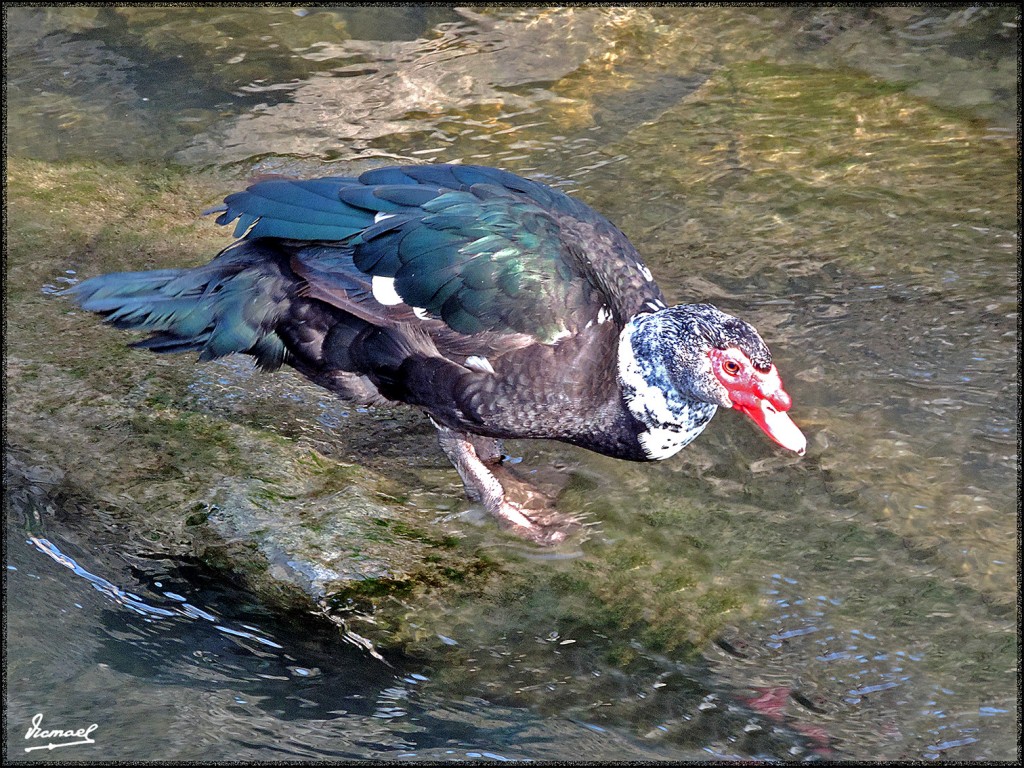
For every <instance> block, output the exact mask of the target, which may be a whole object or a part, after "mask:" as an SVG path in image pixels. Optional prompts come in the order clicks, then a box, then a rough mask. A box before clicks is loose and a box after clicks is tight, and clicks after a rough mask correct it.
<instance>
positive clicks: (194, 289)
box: [72, 165, 806, 542]
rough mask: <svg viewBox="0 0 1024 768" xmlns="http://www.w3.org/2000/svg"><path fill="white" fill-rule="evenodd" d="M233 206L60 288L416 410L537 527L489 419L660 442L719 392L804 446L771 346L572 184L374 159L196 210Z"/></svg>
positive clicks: (151, 324) (630, 453)
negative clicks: (164, 255)
mask: <svg viewBox="0 0 1024 768" xmlns="http://www.w3.org/2000/svg"><path fill="white" fill-rule="evenodd" d="M214 212H218V213H220V216H219V217H218V218H217V223H218V224H230V223H231V222H234V221H236V220H237V225H236V227H235V236H236V237H237V238H238V239H237V240H236V241H235V242H234V243H232V244H231V245H229V246H228V247H226V248H225V249H224V250H223V251H221V252H220V253H219V254H218V255H217V256H216V258H214V259H213V261H211V262H210V263H209V264H206V265H205V266H200V267H195V268H192V269H161V270H155V271H149V272H126V273H115V274H107V275H101V276H98V277H94V278H91V279H89V280H86V281H84V282H82V283H80V284H79V285H77V286H76V287H74V288H73V289H72V291H73V294H74V295H75V297H76V298H77V300H78V302H79V303H80V304H81V306H82V307H83V308H84V309H86V310H90V311H92V312H96V313H99V314H100V315H102V316H104V317H105V319H106V321H107V322H108V323H110V324H112V325H114V326H115V327H117V328H129V329H138V330H143V331H149V332H151V335H150V336H149V337H148V338H146V339H144V340H142V341H139V342H136V344H135V345H134V346H137V347H144V348H147V349H150V350H153V351H154V352H185V351H198V352H199V359H200V360H210V359H213V358H216V357H220V356H222V355H227V354H229V353H232V352H241V353H245V354H248V355H251V356H253V357H254V358H255V359H256V363H257V365H259V366H260V367H261V368H263V369H266V370H272V369H275V368H278V367H279V366H281V365H282V364H288V365H290V366H292V367H294V368H295V369H297V370H298V371H299V372H300V373H302V374H303V375H305V376H306V377H308V378H309V379H311V380H312V381H313V382H315V383H317V384H319V385H320V386H322V387H325V388H326V389H328V390H330V391H331V392H334V393H336V394H338V395H340V396H342V397H344V398H347V399H350V400H355V401H361V402H364V403H372V402H382V401H393V402H401V403H408V404H411V405H414V406H418V407H419V408H421V409H422V410H424V411H425V412H426V413H427V414H428V415H429V417H430V419H431V420H432V421H433V423H434V425H435V426H436V427H437V430H438V433H439V438H440V443H441V446H442V448H443V450H444V451H445V453H446V454H447V456H448V458H449V459H450V460H451V462H452V463H453V464H454V465H455V467H456V469H457V470H458V472H459V475H460V476H461V478H462V480H463V483H464V485H465V488H466V493H467V495H468V496H469V497H470V498H471V499H475V500H479V501H481V502H482V503H483V504H484V506H485V507H486V508H487V510H488V511H489V512H491V513H492V514H493V515H495V516H496V517H497V518H498V520H499V521H501V522H503V523H504V524H505V525H506V526H508V527H511V528H512V529H513V530H515V531H516V532H518V533H520V534H522V535H525V536H527V537H528V538H532V539H534V540H538V541H544V542H552V541H557V540H559V538H561V537H562V536H561V534H559V533H558V532H557V531H552V530H549V527H548V526H546V525H545V524H544V522H543V521H542V520H540V519H535V518H534V516H532V514H531V511H530V510H529V509H526V508H524V507H523V506H522V505H521V504H518V503H516V502H515V501H513V500H511V499H509V498H507V497H506V494H505V491H504V489H503V487H502V482H501V481H500V480H499V479H498V476H500V475H501V474H502V470H501V468H500V466H499V465H500V463H501V459H502V450H501V443H500V441H501V439H502V438H550V439H555V440H561V441H565V442H567V443H572V444H575V445H579V446H582V447H584V448H587V449H589V450H592V451H596V452H598V453H602V454H605V455H607V456H613V457H617V458H620V459H628V460H634V461H650V460H659V459H666V458H668V457H670V456H672V455H674V454H675V453H676V452H678V451H679V450H680V449H681V448H683V446H685V445H687V444H688V443H689V442H690V441H692V440H693V439H694V438H695V437H697V435H699V434H700V433H701V431H702V430H703V429H704V428H705V427H706V426H707V424H708V422H709V421H710V419H711V417H712V416H713V415H714V413H715V411H716V410H717V409H718V408H719V407H720V406H721V407H724V408H736V409H738V410H740V411H742V412H743V413H745V414H747V415H748V416H750V417H751V418H752V419H753V420H754V422H756V423H757V425H758V426H760V427H761V429H762V430H764V431H765V432H766V433H767V434H768V435H769V437H771V438H772V439H774V440H775V441H776V442H778V443H779V444H780V445H782V446H783V447H785V448H787V449H789V450H791V451H795V452H796V453H798V454H803V452H804V449H805V445H806V442H805V440H804V436H803V435H802V434H801V432H800V430H799V429H798V428H797V427H796V425H795V424H794V423H793V421H792V420H791V419H790V418H789V416H788V415H787V413H786V411H788V410H789V408H790V405H791V403H792V401H791V399H790V397H789V395H788V394H787V393H786V392H785V390H784V389H783V386H782V381H781V380H780V378H779V374H778V372H777V371H776V369H775V366H774V365H773V364H772V357H771V353H770V352H769V350H768V347H767V345H766V344H765V343H764V341H763V340H762V339H761V337H760V336H759V335H758V333H757V331H755V330H754V328H753V327H751V326H750V325H749V324H747V323H745V322H744V321H742V320H739V319H737V318H735V317H732V316H730V315H727V314H725V313H724V312H721V311H719V310H718V309H716V308H715V307H713V306H711V305H709V304H689V305H679V306H673V307H669V306H667V305H666V303H665V298H664V296H663V295H662V292H661V290H660V289H659V288H658V286H657V284H656V283H655V282H654V279H653V277H652V275H651V272H650V270H649V269H648V268H647V267H646V266H645V265H644V263H643V261H642V260H641V258H640V256H639V254H638V253H637V251H636V249H635V248H634V247H633V246H632V245H631V244H630V242H629V241H628V240H627V239H626V236H625V235H624V234H623V233H622V232H621V231H620V230H619V229H618V228H616V227H615V226H614V225H613V224H611V222H609V221H608V220H607V219H605V218H604V217H603V216H601V215H600V214H598V213H597V212H596V211H594V210H593V209H592V208H590V207H589V206H587V205H585V204H583V203H582V202H580V201H578V200H576V199H574V198H572V197H570V196H568V195H566V194H564V193H562V192H559V191H558V190H555V189H552V188H551V187H548V186H546V185H544V184H541V183H539V182H536V181H531V180H528V179H524V178H522V177H519V176H516V175H514V174H512V173H509V172H507V171H502V170H498V169H495V168H487V167H481V166H472V165H420V166H406V167H387V168H378V169H375V170H371V171H368V172H366V173H363V174H362V175H360V176H359V177H357V178H350V177H329V178H319V179H309V180H299V179H292V178H285V177H273V178H265V179H264V180H260V181H258V182H257V183H255V184H253V185H252V186H250V187H249V188H248V189H246V190H245V191H244V192H237V193H235V194H231V195H228V196H227V197H226V198H225V200H224V204H223V205H221V206H218V207H217V208H214V209H212V210H211V211H208V212H207V213H214Z"/></svg>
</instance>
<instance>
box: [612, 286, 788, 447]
mask: <svg viewBox="0 0 1024 768" xmlns="http://www.w3.org/2000/svg"><path fill="white" fill-rule="evenodd" d="M618 369H619V383H620V385H621V388H622V395H623V398H624V400H625V402H626V406H627V407H628V409H629V411H630V412H631V413H632V414H633V416H634V417H636V418H637V419H638V420H639V421H640V422H641V424H643V425H645V426H646V427H647V430H646V431H644V432H642V433H641V434H640V435H639V440H640V443H641V445H642V446H643V449H644V452H645V453H646V454H647V457H648V458H650V459H663V458H668V457H669V456H671V455H673V454H675V453H676V452H677V451H679V449H681V448H682V447H683V446H685V445H687V444H688V443H689V442H690V441H692V440H693V439H694V438H695V437H697V435H699V434H700V433H701V432H702V431H703V429H704V427H706V426H707V424H708V422H709V421H710V420H711V417H712V416H714V415H715V411H716V410H717V409H718V408H719V407H723V408H735V409H736V410H738V411H742V412H743V413H745V414H746V415H747V416H749V417H750V418H751V419H753V421H754V423H756V424H757V425H758V426H759V427H760V428H761V429H762V430H764V432H765V434H767V435H768V436H769V437H770V438H772V440H774V441H775V442H776V443H778V444H779V445H781V446H782V447H783V448H786V449H788V450H790V451H793V452H795V453H797V454H800V455H803V453H804V451H805V450H806V447H807V441H806V439H805V438H804V436H803V433H801V431H800V429H799V428H798V427H797V426H796V424H794V423H793V420H792V419H791V418H790V417H789V415H788V414H787V413H786V412H787V411H788V410H789V408H790V406H791V405H792V404H793V401H792V398H790V396H789V395H788V394H787V393H786V391H785V389H783V387H782V379H781V378H780V377H779V373H778V371H777V370H776V369H775V366H774V365H773V364H772V355H771V352H770V351H769V350H768V345H766V344H765V343H764V340H763V339H762V338H761V337H760V335H758V333H757V331H756V330H754V328H753V326H751V325H750V324H749V323H745V322H744V321H742V320H740V319H739V318H736V317H733V316H732V315H727V314H725V313H724V312H722V311H720V310H719V309H717V308H716V307H713V306H711V305H710V304H682V305H678V306H675V307H668V308H666V309H661V310H658V311H656V312H651V313H646V314H640V315H636V316H635V317H633V318H632V319H631V320H630V321H629V322H628V323H626V326H625V328H624V329H623V330H622V333H621V334H620V336H619V362H618Z"/></svg>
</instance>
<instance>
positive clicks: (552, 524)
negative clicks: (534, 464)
mask: <svg viewBox="0 0 1024 768" xmlns="http://www.w3.org/2000/svg"><path fill="white" fill-rule="evenodd" d="M434 426H435V427H437V433H438V442H439V443H440V444H441V450H443V451H444V452H445V455H446V456H448V460H449V461H451V463H452V464H453V465H454V466H455V469H456V470H457V471H458V473H459V477H461V478H462V484H463V485H464V486H465V488H466V496H467V497H469V499H470V500H471V501H479V502H480V503H481V504H483V505H484V508H485V509H486V510H487V511H488V512H489V513H490V514H491V515H493V516H494V517H495V518H496V519H497V521H498V523H499V524H500V525H501V526H502V527H504V528H507V529H508V530H510V531H512V532H513V533H515V534H516V535H518V536H522V537H523V538H525V539H529V540H530V541H533V542H536V543H537V544H544V545H548V546H550V545H554V544H560V543H561V542H563V541H565V540H566V539H567V538H568V537H569V535H570V534H571V533H572V532H573V531H574V530H576V529H578V528H579V527H580V525H579V523H578V521H576V520H575V519H573V518H571V517H568V516H567V515H562V514H559V513H558V512H556V511H555V510H554V509H552V508H551V506H550V503H549V501H548V498H547V497H546V496H545V495H544V494H543V493H541V492H540V491H538V490H537V489H536V488H534V487H533V486H531V485H530V484H529V483H526V482H524V481H523V480H521V479H519V478H518V477H516V476H515V475H513V474H512V472H511V471H509V470H508V469H507V468H506V467H504V466H502V464H501V457H502V454H501V441H500V440H496V439H494V438H488V437H480V436H479V435H471V434H469V433H466V432H457V431H455V430H453V429H449V428H448V427H443V426H441V425H440V424H437V423H436V422H435V423H434Z"/></svg>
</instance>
